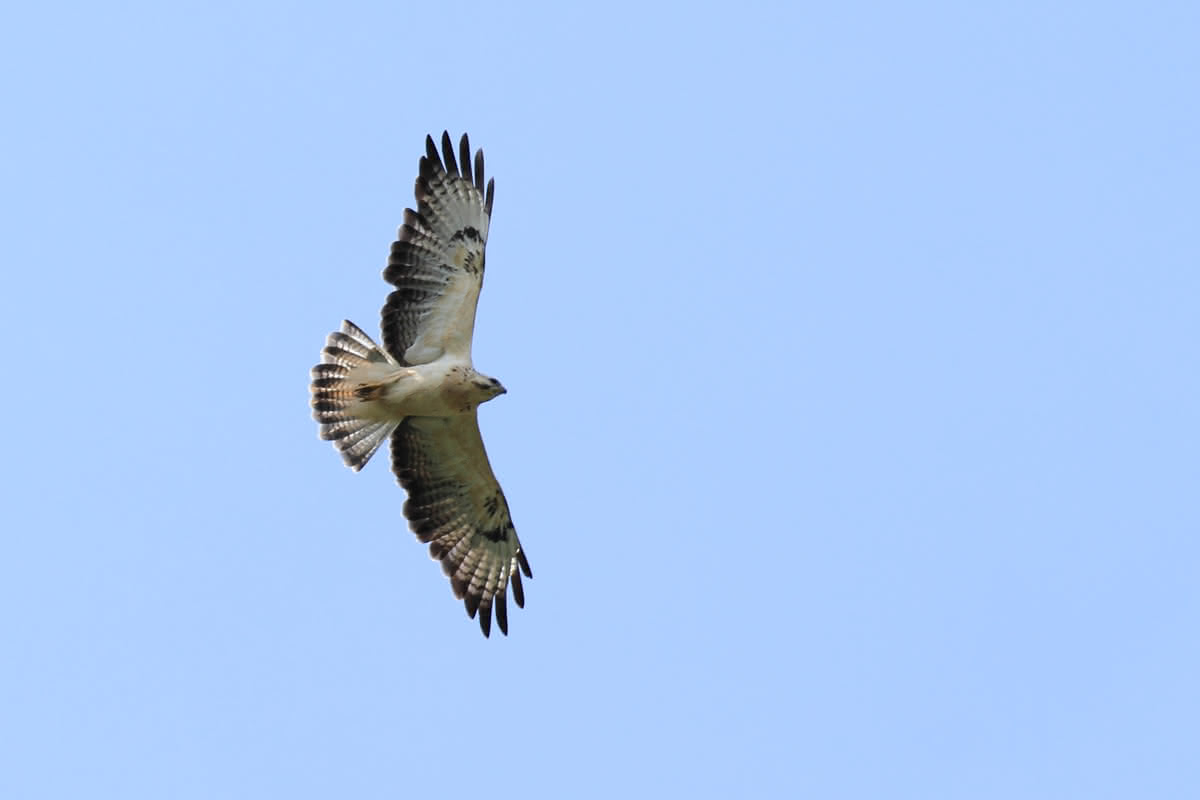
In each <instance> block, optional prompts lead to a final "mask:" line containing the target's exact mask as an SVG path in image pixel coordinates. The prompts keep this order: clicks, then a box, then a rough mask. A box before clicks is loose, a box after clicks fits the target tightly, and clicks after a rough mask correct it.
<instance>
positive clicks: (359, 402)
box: [311, 133, 533, 636]
mask: <svg viewBox="0 0 1200 800" xmlns="http://www.w3.org/2000/svg"><path fill="white" fill-rule="evenodd" d="M441 144H442V151H441V154H440V155H439V154H438V149H437V147H436V145H435V144H434V141H433V137H432V136H427V137H425V155H424V157H422V158H421V162H420V169H419V172H418V174H417V185H416V198H417V208H416V210H415V211H414V210H413V209H411V208H407V209H405V210H404V224H402V225H401V226H400V233H399V235H398V237H397V240H396V241H395V242H393V243H392V252H391V256H390V257H389V258H388V263H387V268H386V269H384V271H383V278H384V280H386V281H387V282H388V283H390V284H392V285H393V286H395V287H396V288H395V290H394V291H393V292H392V293H391V294H389V295H388V298H387V302H386V303H384V306H383V321H382V329H383V347H382V348H381V347H379V346H378V345H376V344H375V343H374V342H373V341H371V337H369V336H368V335H367V334H366V333H364V332H363V331H362V329H360V328H359V327H358V326H357V325H355V324H354V323H352V322H349V321H345V322H343V323H342V328H341V330H340V331H334V332H333V333H331V334H329V337H328V338H327V340H326V343H325V349H324V350H322V351H321V363H320V364H317V365H316V366H315V367H313V368H312V385H311V390H312V407H313V418H314V419H316V421H317V422H318V423H320V436H321V438H322V439H328V440H330V441H332V442H333V445H334V447H336V448H337V450H338V451H339V452H340V453H341V454H342V459H343V460H344V461H345V462H346V466H348V467H350V469H352V470H354V471H356V472H357V471H358V470H360V469H362V468H363V465H365V464H366V463H367V461H368V460H369V459H370V458H371V456H372V455H373V454H374V453H375V451H376V450H377V449H378V448H379V446H380V445H381V444H383V442H384V441H385V440H387V439H390V440H391V444H392V470H393V472H395V473H396V478H397V480H398V481H399V483H400V485H401V486H403V487H404V489H405V491H406V492H408V500H407V501H406V502H405V503H404V516H405V517H407V518H408V523H409V527H410V528H412V531H413V532H414V533H415V534H416V535H417V538H418V539H420V540H421V541H422V542H427V543H428V544H429V554H430V555H431V556H432V557H433V558H434V559H436V560H439V561H441V562H442V569H443V571H445V573H446V575H447V576H449V578H450V586H451V588H452V589H453V590H454V595H455V597H458V598H459V599H461V600H463V602H464V603H465V604H466V607H467V614H468V615H470V616H471V617H472V618H474V617H475V615H476V614H477V613H478V615H479V627H480V628H481V629H482V630H483V635H484V636H488V635H490V633H491V629H492V610H493V608H494V609H495V613H496V623H497V624H498V625H499V626H500V631H501V632H502V633H504V634H505V635H508V607H507V597H508V584H509V581H510V580H511V581H512V589H513V598H514V599H515V600H516V602H517V605H518V606H522V607H523V606H524V605H525V593H524V590H523V589H522V587H521V573H522V572H524V573H525V577H527V578H532V577H533V573H532V572H531V571H530V569H529V561H528V560H526V558H525V551H524V550H522V549H521V543H520V541H518V540H517V532H516V530H515V529H514V528H513V522H512V517H511V516H510V515H509V512H508V502H507V501H506V500H505V499H504V492H503V491H501V489H500V484H499V483H498V482H497V481H496V476H495V475H494V474H493V473H492V467H491V464H489V463H488V457H487V453H486V452H485V451H484V449H483V439H482V438H481V437H480V435H479V419H478V415H477V409H478V408H479V405H480V403H485V402H487V401H488V400H491V399H492V398H493V397H496V396H497V395H501V394H504V392H505V389H504V387H503V386H501V385H500V381H498V380H496V379H495V378H489V377H488V376H486V375H483V374H481V373H479V372H476V371H475V368H474V367H473V366H472V365H471V336H472V333H473V331H474V329H475V305H476V303H477V301H478V300H479V289H480V287H481V286H482V285H483V265H484V247H485V245H486V244H487V236H488V223H489V222H490V221H491V217H492V198H493V196H494V192H495V185H494V180H489V181H488V182H487V184H486V189H485V185H484V180H483V151H482V150H479V151H476V153H475V157H474V159H473V160H474V165H472V158H471V145H470V142H469V141H468V140H467V136H466V134H463V137H462V140H461V141H460V142H459V146H458V158H457V159H456V158H455V154H454V145H453V143H452V142H451V140H450V135H449V134H448V133H443V134H442V142H441Z"/></svg>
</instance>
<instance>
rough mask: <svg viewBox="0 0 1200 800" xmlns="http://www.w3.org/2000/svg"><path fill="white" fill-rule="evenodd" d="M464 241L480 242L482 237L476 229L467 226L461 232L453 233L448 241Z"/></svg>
mask: <svg viewBox="0 0 1200 800" xmlns="http://www.w3.org/2000/svg"><path fill="white" fill-rule="evenodd" d="M464 239H471V240H472V241H476V242H482V241H483V235H482V234H480V233H479V229H478V228H476V227H474V226H471V225H468V226H467V227H465V228H463V229H462V230H458V231H455V232H454V235H453V236H451V237H450V241H452V242H461V241H463V240H464Z"/></svg>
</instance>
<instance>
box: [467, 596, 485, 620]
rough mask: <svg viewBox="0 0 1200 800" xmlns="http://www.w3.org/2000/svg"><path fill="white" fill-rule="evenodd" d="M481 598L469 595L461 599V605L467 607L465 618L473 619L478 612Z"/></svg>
mask: <svg viewBox="0 0 1200 800" xmlns="http://www.w3.org/2000/svg"><path fill="white" fill-rule="evenodd" d="M482 599H483V598H482V597H480V596H479V595H477V594H469V595H467V596H466V597H464V598H463V603H465V604H466V606H467V616H469V617H470V618H471V619H475V612H476V611H478V610H479V601H480V600H482Z"/></svg>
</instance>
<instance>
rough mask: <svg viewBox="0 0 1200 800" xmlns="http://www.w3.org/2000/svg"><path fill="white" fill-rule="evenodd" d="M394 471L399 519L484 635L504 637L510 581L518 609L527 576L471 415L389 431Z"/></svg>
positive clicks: (410, 421) (419, 420)
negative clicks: (400, 501)
mask: <svg viewBox="0 0 1200 800" xmlns="http://www.w3.org/2000/svg"><path fill="white" fill-rule="evenodd" d="M392 470H393V471H394V472H395V473H396V477H397V478H398V479H399V481H400V485H401V486H403V487H404V489H405V491H407V492H408V500H407V501H406V502H405V503H404V516H406V517H408V520H409V525H410V527H411V528H412V530H413V532H414V533H416V535H417V538H418V539H420V540H421V541H422V542H428V543H429V554H430V555H431V556H433V558H435V559H438V560H440V561H441V562H442V570H443V571H444V572H445V573H446V574H447V575H448V576H450V586H451V587H452V588H453V589H454V596H455V597H458V598H460V599H462V600H463V601H464V602H465V603H466V606H467V614H469V615H470V616H471V617H474V616H475V614H476V612H478V613H479V627H480V628H482V629H483V635H484V636H487V635H489V634H490V633H491V629H492V606H493V605H495V608H496V623H497V624H498V625H499V626H500V631H501V632H502V633H504V634H505V635H507V634H508V606H507V599H508V582H509V579H510V578H511V579H512V588H513V599H515V600H516V601H517V605H518V606H521V607H524V605H525V592H524V589H523V588H522V586H521V572H524V573H525V577H527V578H532V577H533V573H532V572H531V571H530V569H529V562H528V561H527V560H526V559H525V553H524V552H523V551H522V550H521V543H520V542H519V541H518V540H517V532H516V529H514V528H513V523H512V517H511V516H509V513H508V502H507V501H506V500H505V499H504V492H502V491H501V490H500V484H499V483H497V482H496V476H495V475H494V474H493V473H492V467H491V465H490V464H489V463H488V457H487V453H486V452H485V451H484V449H483V439H482V438H481V437H480V435H479V421H478V418H477V416H476V414H475V413H471V414H459V415H456V416H453V417H408V418H406V419H405V420H404V422H402V423H400V426H399V427H398V428H396V431H395V433H393V434H392Z"/></svg>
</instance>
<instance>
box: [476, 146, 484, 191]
mask: <svg viewBox="0 0 1200 800" xmlns="http://www.w3.org/2000/svg"><path fill="white" fill-rule="evenodd" d="M475 188H476V189H478V190H479V191H481V192H482V191H483V150H476V151H475Z"/></svg>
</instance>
